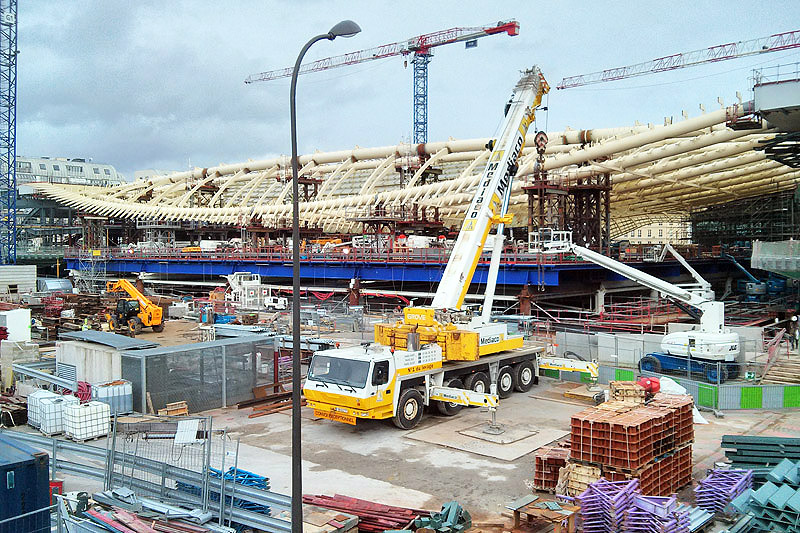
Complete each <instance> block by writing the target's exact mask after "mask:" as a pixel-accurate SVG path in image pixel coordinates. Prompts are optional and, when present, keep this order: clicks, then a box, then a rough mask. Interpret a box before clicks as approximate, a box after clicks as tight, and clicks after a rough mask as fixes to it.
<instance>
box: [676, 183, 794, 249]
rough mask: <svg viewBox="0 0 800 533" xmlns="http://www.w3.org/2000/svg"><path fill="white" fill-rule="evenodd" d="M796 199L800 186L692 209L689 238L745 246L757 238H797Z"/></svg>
mask: <svg viewBox="0 0 800 533" xmlns="http://www.w3.org/2000/svg"><path fill="white" fill-rule="evenodd" d="M799 201H800V188H798V189H795V190H789V191H783V192H779V193H776V194H769V195H765V196H756V197H753V198H745V199H742V200H736V201H733V202H729V203H726V204H722V205H716V206H712V207H707V208H705V209H702V210H699V211H695V212H693V213H692V214H691V221H692V240H693V241H694V242H695V243H697V244H699V245H701V246H715V245H739V246H744V245H746V243H748V242H750V241H754V240H756V239H758V240H762V241H783V240H788V239H792V238H794V239H796V238H798V236H800V213H798V207H799V206H798V202H799Z"/></svg>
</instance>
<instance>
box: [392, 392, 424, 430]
mask: <svg viewBox="0 0 800 533" xmlns="http://www.w3.org/2000/svg"><path fill="white" fill-rule="evenodd" d="M422 408H423V403H422V394H420V393H419V391H418V390H417V389H406V390H404V391H403V392H402V393H400V400H399V401H398V402H397V414H396V415H394V418H393V419H392V422H394V425H395V426H397V427H399V428H400V429H412V428H413V427H415V426H416V425H417V424H419V421H420V420H422Z"/></svg>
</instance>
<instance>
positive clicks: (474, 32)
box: [244, 20, 519, 83]
mask: <svg viewBox="0 0 800 533" xmlns="http://www.w3.org/2000/svg"><path fill="white" fill-rule="evenodd" d="M498 33H507V34H508V35H509V36H512V37H513V36H515V35H517V34H518V33H519V22H517V21H516V20H511V21H508V22H498V23H497V24H495V25H487V26H477V27H470V28H450V29H447V30H441V31H437V32H433V33H426V34H424V35H417V36H416V37H411V38H410V39H406V40H405V41H398V42H396V43H389V44H383V45H381V46H376V47H374V48H368V49H366V50H358V51H355V52H349V53H347V54H342V55H338V56H333V57H326V58H324V59H320V60H317V61H314V62H313V63H308V64H307V65H303V66H302V67H300V72H299V73H300V74H307V73H309V72H319V71H321V70H328V69H332V68H338V67H344V66H347V65H357V64H359V63H364V62H365V61H373V60H376V59H384V58H387V57H394V56H399V55H404V56H405V55H409V54H417V53H425V54H427V53H430V49H431V48H434V47H437V46H442V45H445V44H452V43H458V42H464V41H473V40H475V39H479V38H481V37H486V36H488V35H496V34H498ZM292 70H294V67H287V68H283V69H278V70H268V71H266V72H261V73H259V74H252V75H250V76H248V77H247V79H245V80H244V82H245V83H255V82H257V81H271V80H276V79H279V78H288V77H290V76H291V75H292Z"/></svg>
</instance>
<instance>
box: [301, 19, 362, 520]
mask: <svg viewBox="0 0 800 533" xmlns="http://www.w3.org/2000/svg"><path fill="white" fill-rule="evenodd" d="M360 31H361V28H360V27H359V26H358V24H356V23H355V22H353V21H352V20H343V21H342V22H340V23H338V24H337V25H336V26H334V27H333V28H331V30H330V31H329V32H328V33H323V34H321V35H317V36H316V37H313V38H312V39H311V40H309V41H308V42H307V43H306V44H305V46H303V49H302V50H300V55H298V56H297V61H295V63H294V71H292V86H291V89H290V90H289V110H290V113H291V127H292V533H302V532H303V469H302V457H301V451H300V448H301V446H300V436H301V433H300V206H299V196H300V193H299V186H298V183H297V167H298V164H297V113H296V111H295V92H296V89H297V75H298V73H299V70H300V63H302V61H303V56H305V55H306V52H307V51H308V49H309V48H311V45H312V44H314V43H315V42H317V41H321V40H323V39H328V40H329V41H332V40H334V39H335V38H337V37H352V36H353V35H355V34H356V33H358V32H360Z"/></svg>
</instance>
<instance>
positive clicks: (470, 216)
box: [303, 67, 597, 429]
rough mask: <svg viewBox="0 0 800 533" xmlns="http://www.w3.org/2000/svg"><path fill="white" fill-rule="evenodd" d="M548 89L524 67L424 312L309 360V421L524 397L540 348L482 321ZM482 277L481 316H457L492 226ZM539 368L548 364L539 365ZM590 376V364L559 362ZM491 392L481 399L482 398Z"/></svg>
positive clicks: (407, 419)
mask: <svg viewBox="0 0 800 533" xmlns="http://www.w3.org/2000/svg"><path fill="white" fill-rule="evenodd" d="M548 91H549V86H548V85H547V81H546V80H545V79H544V76H543V75H542V73H541V71H540V70H539V69H538V68H537V67H533V68H532V69H530V70H526V71H525V72H524V73H523V76H522V78H521V79H520V81H519V82H518V83H517V85H516V87H515V88H514V92H513V94H512V97H511V100H510V101H509V103H508V105H507V107H506V119H505V124H504V126H503V130H502V133H501V135H500V137H499V138H498V139H497V140H496V141H492V142H490V143H489V145H487V148H488V149H489V150H491V154H490V156H489V161H488V163H487V165H486V168H485V170H484V171H483V175H482V177H481V180H480V182H479V183H478V189H477V191H476V193H475V197H474V198H473V200H472V203H471V205H470V206H469V209H468V210H467V212H466V216H465V218H464V222H463V224H462V226H461V231H460V233H459V235H458V238H457V240H456V242H455V245H454V247H453V251H452V253H451V255H450V259H449V261H448V263H447V266H446V268H445V271H444V273H443V275H442V280H441V282H440V283H439V286H438V288H437V291H436V293H435V295H434V298H433V301H432V303H431V305H430V306H425V307H407V308H405V310H404V313H403V319H402V320H401V321H398V322H396V323H394V324H377V325H376V326H375V341H376V342H375V343H371V344H365V345H362V346H355V347H348V348H342V349H336V350H327V351H325V352H320V353H317V354H315V355H314V358H313V359H312V361H311V365H310V367H309V371H308V376H307V378H306V382H305V386H304V387H303V393H304V394H305V397H306V400H307V402H308V404H309V406H311V407H312V408H313V409H314V414H315V415H316V416H319V417H322V418H327V419H331V420H337V421H340V422H345V423H348V424H355V423H356V420H357V419H359V418H362V419H387V418H392V419H393V421H394V423H395V425H397V426H398V427H400V428H402V429H411V428H413V427H414V426H416V425H417V424H418V423H419V421H420V419H421V418H422V414H423V408H424V406H428V405H433V406H435V407H436V408H437V410H438V411H439V412H440V413H441V414H443V415H454V414H456V413H457V412H458V411H459V410H460V409H461V408H462V407H463V406H465V405H479V406H488V407H490V408H494V407H496V406H497V404H498V396H499V397H500V398H506V397H508V396H509V395H510V394H511V393H512V392H513V391H514V390H515V389H516V390H518V391H522V392H526V391H528V390H530V388H531V387H532V386H533V384H534V383H535V382H536V380H538V366H539V361H540V358H541V356H542V355H543V353H544V347H529V348H525V347H523V339H522V337H521V336H515V335H509V334H508V331H507V329H506V324H504V323H497V322H491V321H490V316H491V310H492V301H493V298H494V291H495V283H496V281H497V273H498V270H499V265H500V254H501V253H502V248H503V239H504V238H503V230H504V227H505V225H506V224H509V223H510V222H511V214H510V213H508V207H509V201H510V198H511V182H512V180H513V178H514V175H515V174H516V172H517V159H518V157H519V155H520V154H521V153H522V148H523V147H524V145H525V135H526V133H527V131H528V127H529V126H530V124H531V123H532V122H533V119H534V110H535V109H536V108H537V107H538V106H539V104H540V103H541V100H542V96H543V95H544V94H546V93H547V92H548ZM493 227H494V228H495V233H494V236H493V239H494V244H493V248H492V250H491V260H490V263H489V274H488V278H487V285H486V295H485V298H484V303H483V310H482V312H481V313H480V314H479V315H473V314H472V312H471V311H469V310H462V308H461V307H462V304H463V303H464V296H465V295H466V293H467V289H469V286H470V283H471V281H472V277H473V274H474V273H475V268H476V267H477V265H478V261H479V259H480V257H481V254H482V253H483V251H484V245H485V244H486V240H487V236H488V235H489V232H490V230H491V229H492V228H493ZM541 360H542V361H543V364H547V365H549V366H548V367H550V368H552V367H553V366H552V364H556V363H554V362H553V360H552V359H551V360H549V362H548V361H547V360H545V359H544V358H541ZM575 365H582V366H581V369H582V370H584V371H590V372H592V371H593V372H594V374H595V375H596V373H597V365H596V364H594V363H585V362H582V361H569V363H568V367H569V368H570V369H574V367H575ZM490 391H491V392H490Z"/></svg>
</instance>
